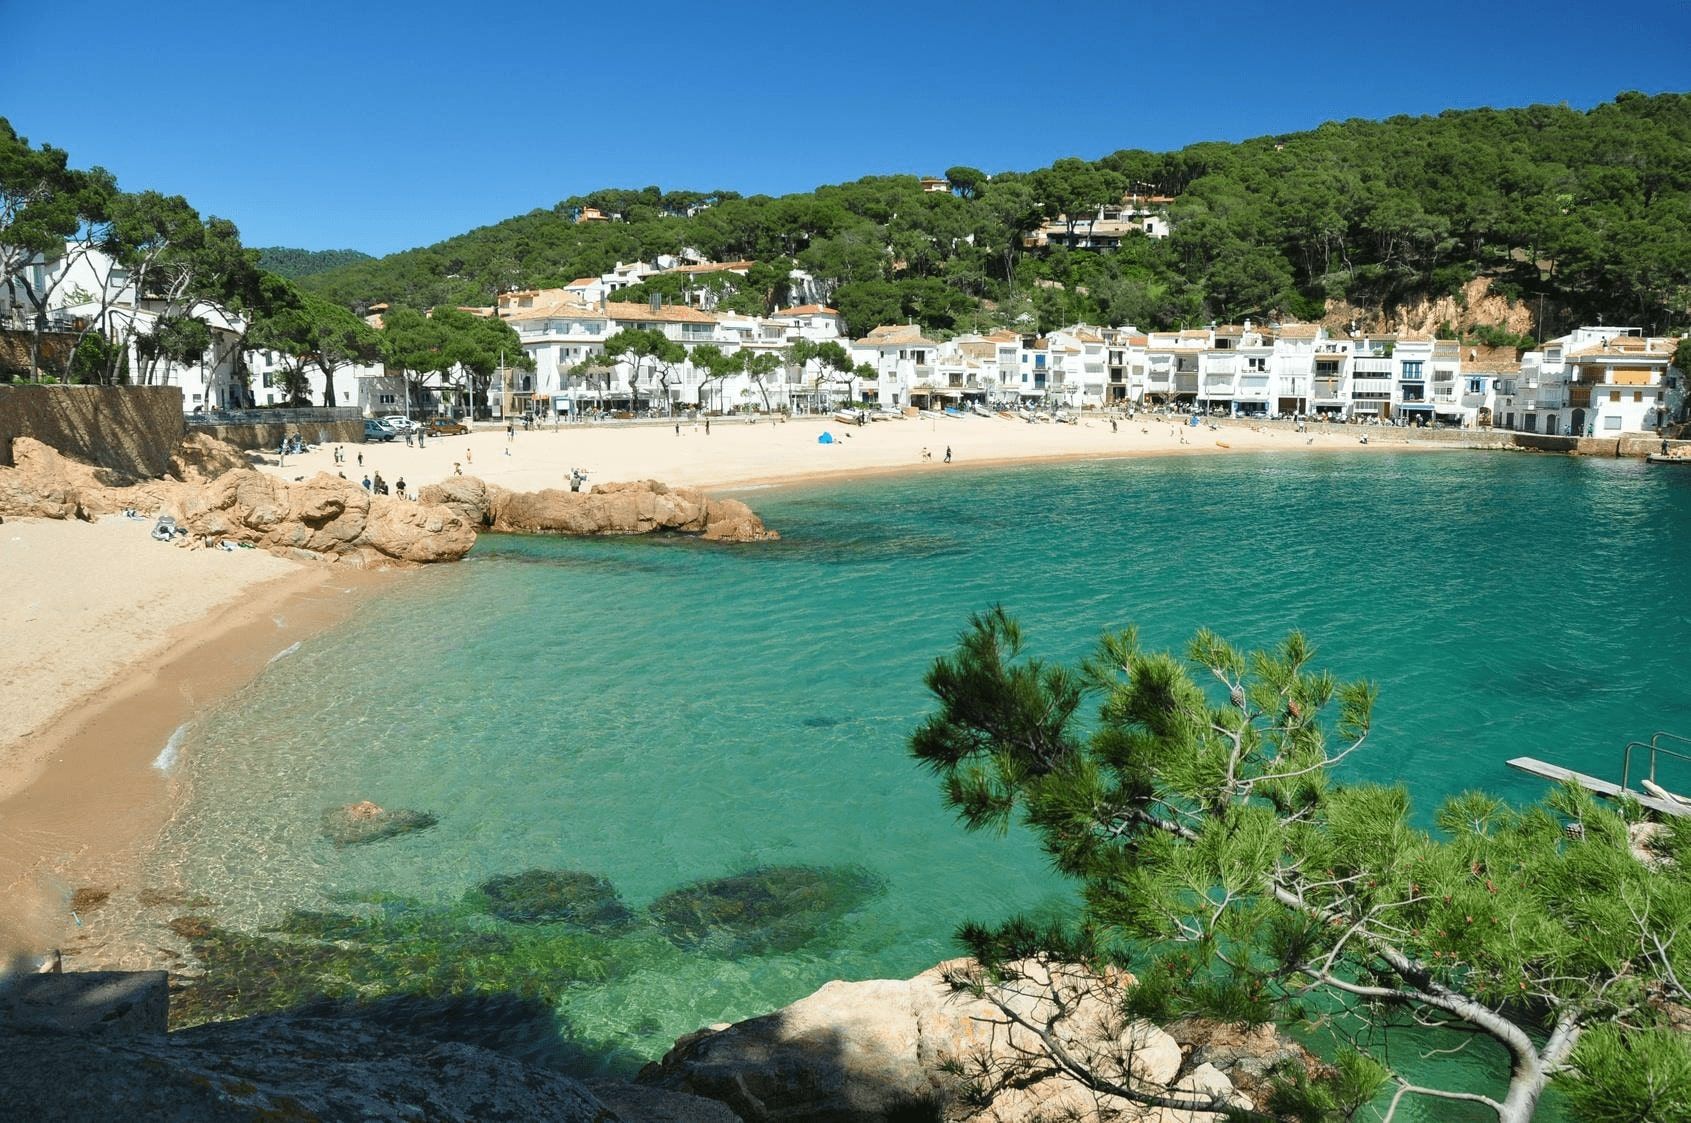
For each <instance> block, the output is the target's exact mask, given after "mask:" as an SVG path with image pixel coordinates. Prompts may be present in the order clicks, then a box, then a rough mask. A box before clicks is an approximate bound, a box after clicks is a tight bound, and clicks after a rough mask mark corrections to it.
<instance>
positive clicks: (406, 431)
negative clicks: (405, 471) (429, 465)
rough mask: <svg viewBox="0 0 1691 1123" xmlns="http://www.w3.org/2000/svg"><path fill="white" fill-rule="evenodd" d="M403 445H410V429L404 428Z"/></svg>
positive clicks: (407, 446)
mask: <svg viewBox="0 0 1691 1123" xmlns="http://www.w3.org/2000/svg"><path fill="white" fill-rule="evenodd" d="M405 447H406V448H410V447H411V430H409V429H407V430H405Z"/></svg>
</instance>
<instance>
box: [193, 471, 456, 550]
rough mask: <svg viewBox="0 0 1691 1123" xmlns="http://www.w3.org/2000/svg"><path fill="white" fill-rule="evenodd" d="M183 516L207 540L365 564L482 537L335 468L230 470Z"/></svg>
mask: <svg viewBox="0 0 1691 1123" xmlns="http://www.w3.org/2000/svg"><path fill="white" fill-rule="evenodd" d="M178 519H179V521H180V523H181V525H182V526H183V527H184V528H185V529H186V530H187V531H188V533H189V534H190V535H192V536H194V537H196V538H200V539H207V540H211V541H229V542H236V543H241V542H245V543H248V544H250V545H253V546H257V547H260V548H263V549H266V550H270V551H272V552H275V553H282V554H294V555H303V556H310V555H320V556H329V557H337V558H348V559H352V560H356V561H359V562H363V563H380V562H391V561H400V562H413V563H421V562H439V561H455V560H457V559H458V558H461V557H463V556H464V555H465V554H467V553H469V552H470V547H471V546H473V545H475V541H476V532H475V529H474V528H473V527H471V526H470V525H469V524H468V523H466V522H465V521H464V520H463V519H461V518H459V517H458V516H457V515H455V514H453V513H452V512H451V511H449V510H447V509H446V508H444V507H435V506H430V505H428V504H419V503H411V502H408V501H407V500H403V499H397V498H394V497H392V496H386V495H371V494H370V493H369V492H367V491H365V490H364V489H363V488H362V487H360V486H358V485H357V484H355V483H353V482H352V481H350V480H343V479H341V478H340V477H338V476H331V475H328V474H327V473H318V474H317V475H315V476H313V477H312V478H311V479H309V480H304V481H301V482H299V483H292V484H290V483H287V482H285V481H283V480H280V479H277V478H276V477H275V476H271V475H266V474H265V473H263V472H258V471H253V470H251V469H248V470H244V471H239V472H226V473H224V474H223V475H222V476H219V477H218V478H217V479H216V480H213V481H212V482H211V483H209V484H207V485H205V486H203V487H201V488H197V489H192V490H190V491H187V492H186V493H185V494H184V496H183V498H182V500H181V503H180V507H179V515H178Z"/></svg>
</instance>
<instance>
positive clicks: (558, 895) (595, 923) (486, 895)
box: [464, 870, 634, 933]
mask: <svg viewBox="0 0 1691 1123" xmlns="http://www.w3.org/2000/svg"><path fill="white" fill-rule="evenodd" d="M464 901H465V903H466V904H468V905H470V906H471V907H473V908H476V909H478V910H480V911H481V912H485V913H488V914H490V915H492V916H497V917H498V918H499V919H501V920H508V921H510V922H511V923H513V924H535V923H543V922H556V923H564V924H573V925H575V926H576V927H578V928H585V929H587V930H588V931H590V932H606V933H610V932H620V931H624V930H626V929H627V928H628V926H629V923H630V922H631V921H632V920H633V918H634V914H633V912H631V911H630V910H629V908H628V906H627V905H625V904H623V903H622V898H620V897H618V896H617V891H616V888H615V887H614V886H612V885H611V883H610V882H609V881H606V880H605V879H604V878H602V877H595V876H594V875H593V874H590V873H582V872H580V871H579V870H527V871H525V872H523V873H518V874H510V875H507V876H503V877H492V878H489V879H488V880H486V881H484V882H482V883H481V884H480V885H478V886H476V887H475V888H474V889H472V890H470V891H469V892H468V893H466V894H464Z"/></svg>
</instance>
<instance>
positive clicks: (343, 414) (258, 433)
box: [188, 408, 364, 451]
mask: <svg viewBox="0 0 1691 1123" xmlns="http://www.w3.org/2000/svg"><path fill="white" fill-rule="evenodd" d="M188 424H189V425H190V426H192V427H193V429H194V431H195V432H196V433H206V434H208V435H210V436H213V437H216V438H217V439H218V440H220V441H228V442H229V443H230V444H232V445H234V446H235V447H236V448H243V449H254V450H258V451H263V450H265V449H270V450H274V449H275V448H276V447H277V446H278V445H280V444H281V443H282V442H283V441H284V440H286V439H287V438H288V437H291V436H293V435H294V434H295V433H298V434H299V436H300V438H301V439H302V440H304V441H305V443H306V444H310V445H327V444H362V443H364V415H363V414H362V413H360V412H359V411H358V410H357V409H352V408H347V409H339V408H333V409H246V410H222V411H218V412H215V413H209V414H189V415H188Z"/></svg>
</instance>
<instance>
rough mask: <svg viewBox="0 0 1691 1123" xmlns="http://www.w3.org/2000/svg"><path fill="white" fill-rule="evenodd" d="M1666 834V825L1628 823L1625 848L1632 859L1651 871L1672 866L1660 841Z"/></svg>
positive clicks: (1671, 861) (1670, 859)
mask: <svg viewBox="0 0 1691 1123" xmlns="http://www.w3.org/2000/svg"><path fill="white" fill-rule="evenodd" d="M1667 833H1668V827H1667V824H1666V823H1651V822H1638V823H1629V824H1628V825H1627V828H1626V839H1627V846H1628V848H1629V849H1631V851H1632V856H1633V857H1634V858H1637V859H1638V860H1639V861H1640V862H1642V863H1643V864H1644V865H1646V866H1648V867H1650V868H1651V869H1653V870H1659V869H1661V868H1662V867H1663V866H1670V865H1672V864H1673V859H1672V858H1671V857H1669V856H1668V854H1667V852H1666V845H1665V843H1664V842H1663V841H1662V836H1664V835H1666V834H1667Z"/></svg>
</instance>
